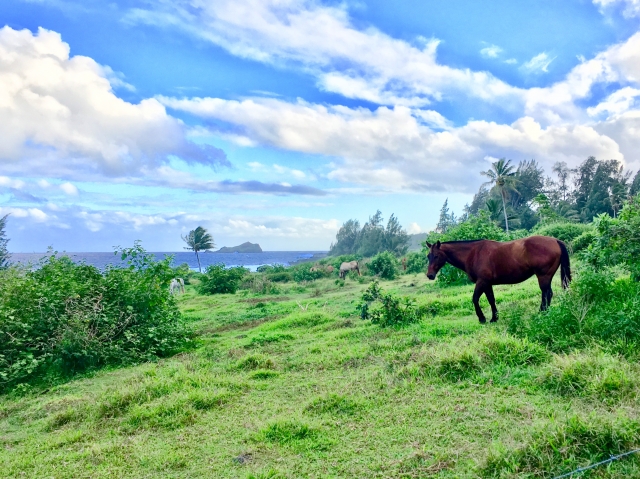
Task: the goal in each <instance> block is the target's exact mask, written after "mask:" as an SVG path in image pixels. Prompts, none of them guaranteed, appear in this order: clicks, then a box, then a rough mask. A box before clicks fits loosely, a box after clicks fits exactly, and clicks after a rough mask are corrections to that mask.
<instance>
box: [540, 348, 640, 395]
mask: <svg viewBox="0 0 640 479" xmlns="http://www.w3.org/2000/svg"><path fill="white" fill-rule="evenodd" d="M637 377H638V375H637V372H635V371H633V370H632V368H631V366H630V365H629V363H627V362H626V361H623V360H620V359H618V358H616V357H614V356H610V355H607V354H602V353H600V354H597V353H595V354H594V353H592V354H591V355H587V354H583V353H573V354H569V355H563V356H556V357H554V360H553V362H552V363H551V364H548V365H547V366H546V367H545V368H544V369H543V370H542V372H541V374H540V376H539V378H538V380H539V382H540V384H541V385H542V386H543V387H544V388H546V389H549V390H551V391H553V392H555V393H557V394H562V395H569V396H584V397H594V398H597V399H599V400H604V401H606V402H611V401H615V400H619V399H621V398H623V397H630V396H635V395H636V391H637V388H638V380H637V379H636V378H637Z"/></svg>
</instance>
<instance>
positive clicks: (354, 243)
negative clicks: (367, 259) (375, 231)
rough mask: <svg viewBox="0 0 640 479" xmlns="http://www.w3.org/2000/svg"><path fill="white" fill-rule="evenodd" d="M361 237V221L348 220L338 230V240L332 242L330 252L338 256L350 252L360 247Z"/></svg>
mask: <svg viewBox="0 0 640 479" xmlns="http://www.w3.org/2000/svg"><path fill="white" fill-rule="evenodd" d="M359 239H360V222H359V221H358V220H348V221H346V222H344V223H343V225H342V226H341V227H340V229H339V230H338V234H336V242H335V243H332V244H331V247H330V248H329V254H330V255H332V256H338V255H341V254H350V253H353V252H354V251H356V250H357V249H358V241H359Z"/></svg>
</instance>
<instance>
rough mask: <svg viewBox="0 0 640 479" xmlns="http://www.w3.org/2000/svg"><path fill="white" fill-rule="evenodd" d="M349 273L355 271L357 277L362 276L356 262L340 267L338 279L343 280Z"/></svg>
mask: <svg viewBox="0 0 640 479" xmlns="http://www.w3.org/2000/svg"><path fill="white" fill-rule="evenodd" d="M349 271H357V272H358V276H362V275H361V274H360V268H359V267H358V262H357V261H350V262H348V263H347V262H344V263H342V264H341V265H340V279H344V278H345V277H346V276H347V273H348V272H349Z"/></svg>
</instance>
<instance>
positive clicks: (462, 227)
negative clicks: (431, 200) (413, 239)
mask: <svg viewBox="0 0 640 479" xmlns="http://www.w3.org/2000/svg"><path fill="white" fill-rule="evenodd" d="M514 234H516V233H514V232H512V234H511V235H507V234H506V233H505V232H504V231H503V229H502V228H500V227H499V226H498V225H497V224H495V223H494V222H493V221H492V220H491V217H490V216H489V213H488V212H487V211H485V210H480V211H479V212H478V214H477V215H473V216H471V217H469V218H468V219H467V220H465V221H463V222H462V223H458V224H457V225H455V226H452V227H451V228H449V229H447V232H446V233H429V236H428V237H427V240H426V241H428V242H429V243H435V242H436V241H438V240H440V241H463V240H474V239H489V240H494V241H507V240H510V239H515V238H514V237H513V235H514ZM517 235H518V236H519V235H520V233H517ZM427 249H428V248H427V247H426V245H425V246H424V247H423V251H426V250H427Z"/></svg>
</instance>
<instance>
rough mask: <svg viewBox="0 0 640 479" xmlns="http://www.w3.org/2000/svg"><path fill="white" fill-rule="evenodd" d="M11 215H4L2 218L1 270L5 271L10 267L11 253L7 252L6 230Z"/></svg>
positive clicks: (0, 239)
mask: <svg viewBox="0 0 640 479" xmlns="http://www.w3.org/2000/svg"><path fill="white" fill-rule="evenodd" d="M8 217H9V215H4V216H3V217H2V218H0V269H5V268H7V267H8V266H9V251H8V250H7V243H8V242H9V238H7V232H6V231H5V228H6V226H7V218H8Z"/></svg>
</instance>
